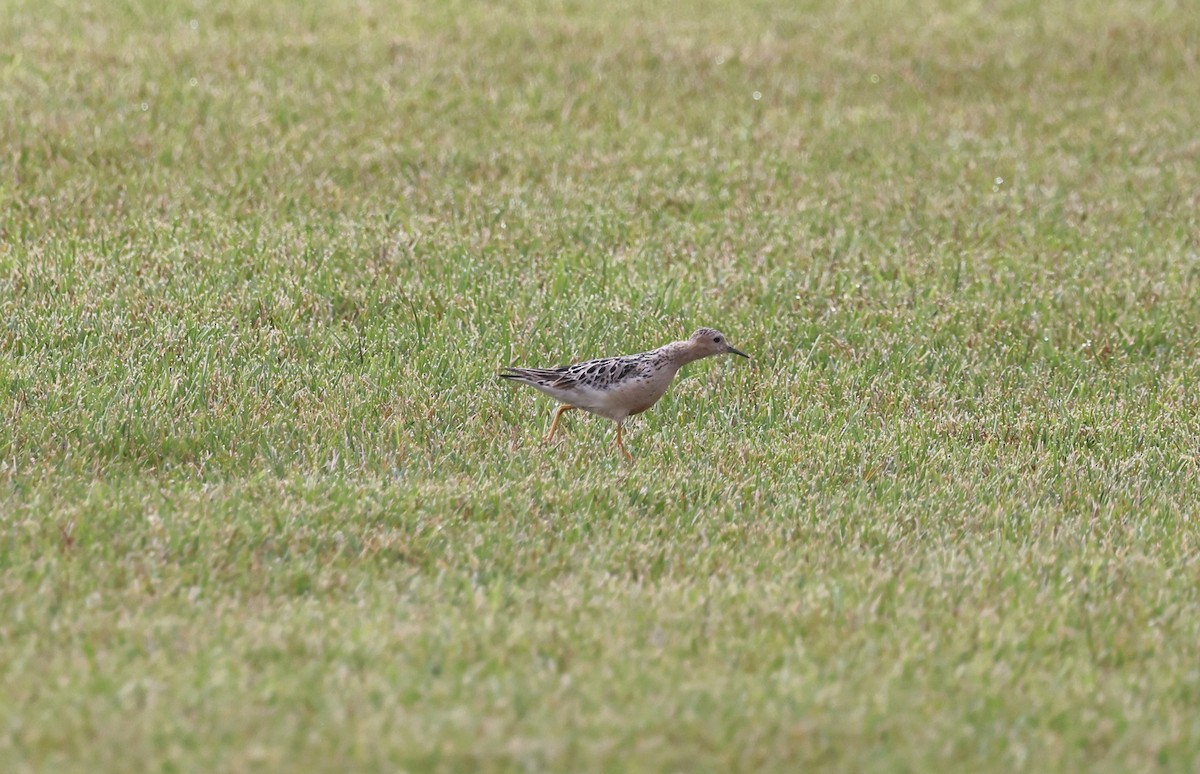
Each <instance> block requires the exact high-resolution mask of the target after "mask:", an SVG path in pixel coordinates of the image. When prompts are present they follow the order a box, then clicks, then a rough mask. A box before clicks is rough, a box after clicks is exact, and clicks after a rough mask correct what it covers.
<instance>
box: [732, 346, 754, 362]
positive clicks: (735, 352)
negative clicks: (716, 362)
mask: <svg viewBox="0 0 1200 774" xmlns="http://www.w3.org/2000/svg"><path fill="white" fill-rule="evenodd" d="M729 351H730V352H732V353H733V354H735V355H741V356H742V357H744V358H746V359H747V360H749V359H750V356H749V355H747V354H746V353H745V352H743V351H741V350H740V349H734V348H733V347H729Z"/></svg>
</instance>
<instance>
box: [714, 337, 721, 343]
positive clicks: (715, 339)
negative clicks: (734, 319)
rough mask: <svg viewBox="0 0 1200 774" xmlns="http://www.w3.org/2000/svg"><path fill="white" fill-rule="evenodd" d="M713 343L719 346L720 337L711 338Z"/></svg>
mask: <svg viewBox="0 0 1200 774" xmlns="http://www.w3.org/2000/svg"><path fill="white" fill-rule="evenodd" d="M713 343H714V344H720V343H721V337H720V336H713Z"/></svg>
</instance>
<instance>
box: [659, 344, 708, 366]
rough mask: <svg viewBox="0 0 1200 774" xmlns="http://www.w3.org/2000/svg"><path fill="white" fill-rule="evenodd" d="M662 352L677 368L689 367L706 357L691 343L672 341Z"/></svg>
mask: <svg viewBox="0 0 1200 774" xmlns="http://www.w3.org/2000/svg"><path fill="white" fill-rule="evenodd" d="M661 351H662V353H663V354H665V355H666V356H667V359H668V360H670V361H671V362H672V363H674V364H675V365H676V367H679V366H684V365H687V364H688V363H690V362H692V361H693V360H699V359H700V358H702V357H704V353H703V352H701V351H699V349H698V348H697V347H696V346H695V345H694V344H692V342H690V341H672V342H671V343H670V344H666V345H664V346H663V347H662V348H661Z"/></svg>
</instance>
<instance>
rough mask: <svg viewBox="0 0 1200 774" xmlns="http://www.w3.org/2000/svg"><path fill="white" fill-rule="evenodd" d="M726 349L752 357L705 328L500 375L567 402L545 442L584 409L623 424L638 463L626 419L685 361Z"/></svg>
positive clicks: (667, 383)
mask: <svg viewBox="0 0 1200 774" xmlns="http://www.w3.org/2000/svg"><path fill="white" fill-rule="evenodd" d="M726 353H731V354H734V355H741V356H742V357H744V358H747V359H749V357H750V356H749V355H747V354H746V353H745V352H742V351H741V350H739V349H735V348H734V347H733V346H731V345H730V344H729V340H728V339H726V338H725V334H723V333H721V332H720V331H717V330H713V329H712V328H701V329H699V330H698V331H696V332H695V333H693V334H692V335H691V336H690V337H688V338H687V340H686V341H673V342H671V343H670V344H664V345H663V346H661V347H659V348H658V349H652V350H650V351H649V352H642V353H641V354H638V355H622V356H618V357H602V358H598V359H596V360H588V361H585V362H583V363H576V364H575V365H569V366H561V367H559V368H507V369H505V370H504V371H503V372H502V373H501V374H500V376H501V378H504V379H512V380H513V381H517V382H520V383H522V384H528V385H529V386H530V387H533V388H535V389H537V390H541V391H542V392H544V393H546V394H547V395H549V396H550V397H551V398H554V399H555V400H557V401H559V402H560V403H562V404H563V405H561V406H559V407H558V411H556V412H555V414H554V421H553V422H551V423H550V432H549V433H548V434H547V435H546V440H545V442H544V443H547V444H548V443H550V441H552V440H554V431H555V430H557V429H558V420H559V418H560V417H561V416H562V415H563V413H564V412H567V411H570V410H571V409H582V410H583V411H587V412H589V413H592V414H596V415H598V416H602V417H604V418H606V419H611V420H612V421H614V422H616V423H617V448H619V449H620V450H621V453H623V454H624V455H625V457H626V458H627V459H628V460H629V461H630V462H633V455H632V454H630V453H629V450H628V449H626V448H625V443H624V442H623V441H622V440H621V427H622V426H623V425H624V424H625V420H626V419H628V418H629V417H631V416H633V415H634V414H640V413H642V412H643V411H645V410H646V409H648V408H650V407H651V406H653V405H654V404H655V403H656V402H657V401H658V399H659V398H661V397H662V396H663V393H665V392H666V391H667V388H668V387H670V386H671V380H673V379H674V378H675V374H676V373H677V372H678V371H679V369H680V368H682V367H683V366H684V365H686V364H688V363H690V362H692V361H693V360H699V359H700V358H704V357H711V356H713V355H723V354H726Z"/></svg>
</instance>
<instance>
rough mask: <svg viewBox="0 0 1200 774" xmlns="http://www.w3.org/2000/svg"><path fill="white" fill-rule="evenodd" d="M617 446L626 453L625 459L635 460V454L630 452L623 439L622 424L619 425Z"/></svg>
mask: <svg viewBox="0 0 1200 774" xmlns="http://www.w3.org/2000/svg"><path fill="white" fill-rule="evenodd" d="M617 448H618V449H620V450H621V453H622V454H624V455H625V459H627V460H629V461H630V462H633V455H632V454H630V453H629V450H628V449H626V448H625V442H624V441H622V440H621V426H620V425H617Z"/></svg>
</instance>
